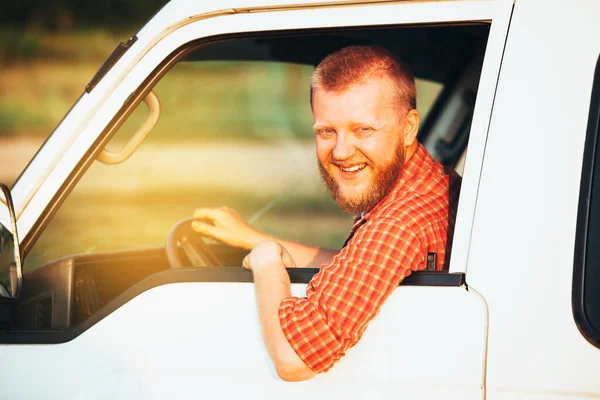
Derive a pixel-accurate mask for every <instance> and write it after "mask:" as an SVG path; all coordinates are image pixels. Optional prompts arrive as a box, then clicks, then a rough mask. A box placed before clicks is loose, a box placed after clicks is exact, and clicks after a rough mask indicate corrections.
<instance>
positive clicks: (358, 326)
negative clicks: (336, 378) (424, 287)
mask: <svg viewBox="0 0 600 400" xmlns="http://www.w3.org/2000/svg"><path fill="white" fill-rule="evenodd" d="M421 236H422V235H420V234H419V233H418V232H417V231H414V230H413V229H411V228H410V227H406V226H404V225H402V224H400V223H399V222H398V221H397V220H394V219H391V218H390V219H388V218H383V219H378V220H376V221H374V222H367V223H366V224H365V225H364V226H362V227H361V228H360V229H359V230H358V231H357V232H356V234H355V235H354V237H353V238H352V239H351V240H350V242H349V243H348V245H347V246H346V247H345V248H344V249H342V250H341V251H340V252H339V253H338V254H337V255H336V256H335V257H334V258H333V259H332V260H331V261H330V262H329V263H327V264H323V265H322V266H321V269H320V271H319V273H318V274H316V275H315V276H314V277H313V279H312V280H311V282H310V283H309V284H308V286H307V291H306V294H307V297H305V298H297V297H288V298H286V299H284V300H283V301H282V302H281V304H280V306H279V320H280V322H281V328H282V330H283V332H284V334H285V336H286V338H287V340H288V342H289V343H290V345H291V346H292V348H293V349H294V350H295V351H296V353H297V354H298V356H300V358H301V359H302V360H303V361H304V363H305V364H306V365H307V366H308V367H309V368H311V369H312V370H313V371H314V372H316V373H320V372H325V371H328V370H329V369H330V368H331V367H332V366H333V365H334V364H335V362H336V361H338V360H339V359H340V358H341V357H343V356H344V354H345V353H346V351H347V350H348V349H349V348H351V347H352V346H354V344H356V343H357V342H358V340H359V339H360V338H361V337H362V334H363V332H364V331H365V329H366V327H367V325H368V323H369V322H370V321H371V320H372V319H373V318H374V317H375V316H376V315H377V313H378V312H379V309H380V308H381V305H382V304H383V302H384V301H385V300H386V299H387V298H388V296H389V295H390V294H391V293H392V292H393V291H394V289H395V288H396V287H397V286H398V284H399V283H400V281H402V279H404V278H405V277H406V276H408V275H409V274H410V273H411V272H412V271H413V270H416V269H422V268H424V267H425V258H426V254H427V248H426V245H425V243H424V240H423V238H422V237H421Z"/></svg>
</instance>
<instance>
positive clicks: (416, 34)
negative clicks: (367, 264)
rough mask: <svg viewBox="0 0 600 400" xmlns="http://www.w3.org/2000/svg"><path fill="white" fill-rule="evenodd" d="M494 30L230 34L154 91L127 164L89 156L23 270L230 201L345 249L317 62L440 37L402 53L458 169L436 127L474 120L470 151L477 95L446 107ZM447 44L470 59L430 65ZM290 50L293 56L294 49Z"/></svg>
mask: <svg viewBox="0 0 600 400" xmlns="http://www.w3.org/2000/svg"><path fill="white" fill-rule="evenodd" d="M449 32H451V34H450V35H449ZM486 35H487V27H486V26H484V25H475V26H471V27H437V28H433V27H428V28H418V29H417V28H413V29H403V30H395V31H390V30H381V31H371V32H370V31H366V32H363V33H362V36H361V33H360V32H352V33H350V34H349V35H348V36H346V35H343V34H336V35H333V36H331V37H330V38H328V42H329V43H330V47H331V46H333V47H331V48H329V47H328V48H326V49H323V48H317V49H316V50H314V43H317V42H321V41H322V40H324V38H322V37H318V36H307V37H302V38H295V37H292V38H289V39H287V40H286V39H283V38H276V39H271V40H269V39H258V40H237V41H235V40H234V41H229V42H222V43H216V44H210V45H206V46H202V47H199V48H197V49H194V50H191V51H190V52H189V53H187V54H186V55H185V57H183V58H182V59H181V60H180V61H179V62H178V63H177V64H176V65H174V66H173V67H172V68H171V69H170V70H169V71H168V73H167V74H166V75H165V76H164V77H162V79H161V80H160V81H159V82H158V84H157V85H156V86H155V87H154V88H153V91H154V93H155V94H156V95H157V97H158V99H159V102H160V117H159V121H158V124H157V125H156V127H155V128H154V129H153V131H152V132H151V133H150V135H149V137H148V138H147V139H146V140H145V141H144V143H143V144H142V145H141V146H140V147H139V148H138V149H137V151H136V152H135V153H134V154H133V155H132V157H131V158H130V159H128V160H126V161H125V162H123V163H122V164H118V165H104V164H102V163H101V162H99V161H95V162H94V163H93V164H92V166H91V167H90V168H89V170H88V171H87V172H86V174H85V175H84V177H83V178H82V179H81V180H80V181H79V183H78V185H77V186H76V187H75V189H74V190H73V191H72V193H71V194H70V195H69V197H68V198H67V200H66V201H65V202H64V203H63V205H62V206H61V208H60V209H59V210H58V212H57V213H56V215H55V216H54V218H53V219H52V221H51V222H50V223H49V224H48V226H47V227H46V230H45V232H44V234H43V235H42V236H41V237H40V238H39V240H38V242H37V244H36V245H35V246H34V247H33V249H32V251H31V252H30V253H29V255H28V258H27V263H26V266H27V268H35V267H36V266H40V265H44V264H47V263H49V262H51V261H53V260H57V259H60V258H63V257H65V256H69V255H73V254H88V253H97V252H107V251H120V250H132V249H143V248H152V247H162V246H164V242H165V237H166V234H167V232H168V231H169V229H170V227H171V226H172V225H173V224H175V223H176V222H177V221H178V220H181V219H184V218H189V217H190V216H191V215H192V213H193V210H194V209H195V208H198V207H219V206H228V207H232V208H234V209H236V210H238V211H239V212H240V213H241V214H242V215H243V216H244V217H245V218H246V219H247V220H248V221H249V222H251V223H252V224H253V225H254V226H256V227H257V228H258V229H260V230H263V231H266V232H268V233H270V234H272V235H275V236H277V237H283V238H286V239H289V240H295V241H300V242H304V243H308V244H312V245H317V246H321V247H327V248H334V249H335V248H340V247H341V245H342V244H343V242H344V240H345V238H346V237H347V233H348V229H349V228H350V226H351V224H352V217H351V216H349V215H347V214H344V213H343V212H342V211H340V210H339V208H338V207H337V205H336V204H335V203H334V202H333V200H332V199H331V197H330V195H329V194H328V193H327V191H326V190H325V187H324V185H323V184H322V182H321V179H320V176H319V172H318V168H317V164H316V156H315V151H314V133H313V132H312V114H311V111H310V104H309V83H310V75H311V73H312V70H313V68H314V66H313V64H315V63H317V62H318V61H319V60H320V58H321V57H323V56H324V55H326V54H327V53H328V52H330V51H332V50H333V49H335V48H339V47H341V46H344V45H346V44H352V43H361V42H365V41H367V40H382V39H383V38H385V39H386V40H387V41H390V42H391V39H393V38H394V37H396V39H398V40H399V41H400V42H401V39H403V38H406V37H408V36H410V37H411V38H412V40H413V42H414V41H415V40H418V41H420V42H423V43H424V44H426V43H427V42H428V41H429V42H431V43H433V46H431V45H430V46H429V48H427V47H425V48H423V49H419V51H418V52H417V51H415V50H413V49H404V48H400V49H394V50H397V51H398V50H404V52H405V54H401V56H403V57H404V58H405V59H406V60H407V62H408V63H410V64H412V67H413V69H414V70H415V71H414V72H415V75H416V77H417V99H418V101H417V103H418V109H419V111H420V113H421V116H422V121H425V122H424V123H423V125H422V131H421V133H420V135H421V140H422V141H423V142H424V143H425V144H426V145H427V147H428V149H429V151H430V152H431V153H432V154H433V155H434V156H436V157H437V158H438V159H439V160H440V161H442V162H445V163H446V164H449V166H451V167H455V166H456V164H457V161H458V158H456V157H455V158H452V159H445V158H444V154H443V153H440V151H439V149H440V148H441V145H444V144H446V147H447V146H448V145H447V143H451V141H452V140H455V141H457V140H458V139H456V138H454V137H450V138H447V137H446V135H447V133H448V132H447V131H448V129H445V130H441V131H442V133H441V134H440V133H439V132H440V127H439V125H440V122H439V121H440V120H441V122H442V123H445V124H446V125H447V124H448V123H451V124H454V125H457V124H458V125H460V124H462V125H464V126H463V127H462V129H463V130H464V129H465V127H466V131H465V132H462V133H461V132H459V131H458V129H454V131H453V132H455V133H454V136H460V135H463V136H462V137H461V138H460V139H461V140H462V141H461V143H460V145H461V147H460V149H459V151H458V155H459V156H460V155H462V153H463V152H464V150H465V146H466V138H467V137H468V124H469V122H470V117H471V116H472V106H473V104H472V103H473V102H474V100H473V101H472V102H471V104H470V106H471V108H470V109H460V108H458V110H459V111H457V106H456V105H453V107H454V108H453V110H450V111H451V112H453V113H454V114H455V115H448V110H447V109H446V103H449V102H450V100H452V99H453V93H454V92H455V91H456V86H458V85H461V84H463V83H462V81H461V78H463V76H464V75H465V74H468V73H470V75H469V77H470V80H471V81H474V82H475V83H474V84H473V83H472V82H471V88H468V89H469V90H470V92H471V95H472V96H475V93H476V84H477V79H478V77H479V70H480V68H481V63H482V54H483V48H484V45H485V39H486ZM415 38H416V39H415ZM443 43H446V45H447V46H452V47H453V48H454V49H455V52H453V53H456V50H457V49H460V52H461V53H462V54H464V55H463V57H464V58H463V59H458V56H456V55H454V54H453V53H452V54H453V56H452V57H454V59H453V60H452V61H453V62H454V64H450V65H449V66H446V67H445V68H442V67H439V68H432V67H431V65H430V63H431V62H439V61H441V59H442V58H446V59H448V57H449V54H450V53H451V52H450V50H449V49H448V48H447V47H443ZM384 44H386V43H384ZM387 44H388V46H389V43H387ZM450 44H451V45H450ZM292 46H293V48H295V49H296V50H297V54H296V55H295V56H292V57H290V54H291V53H289V52H287V51H286V49H288V48H290V47H292ZM400 47H402V46H400ZM311 49H313V50H311ZM440 49H443V52H442V53H440V52H441V50H440ZM409 50H410V51H409ZM304 53H306V54H304ZM294 57H296V58H299V59H294ZM472 70H474V72H472ZM463 79H464V78H463ZM464 98H466V95H464V94H462V97H461V99H464ZM463 103H464V104H467V105H469V102H463ZM461 104H462V103H461ZM459 106H460V104H459ZM429 115H432V116H434V117H435V119H436V120H437V121H438V123H437V124H436V123H433V122H432V121H431V120H430V119H429V118H428V116H429ZM146 117H147V111H146V108H145V107H144V106H143V103H141V104H140V105H139V106H138V107H137V109H136V110H135V111H134V112H133V113H132V115H130V116H129V118H128V119H127V121H126V122H125V124H123V126H121V127H120V129H119V131H118V132H117V134H116V135H115V136H114V137H113V139H112V140H111V142H110V143H109V145H108V146H107V149H108V150H112V151H118V149H120V148H121V147H123V145H124V144H125V143H126V142H127V140H128V139H129V137H130V136H131V135H132V132H134V131H135V130H136V129H137V128H138V127H139V125H141V124H142V123H143V121H144V119H145V118H146ZM455 119H458V120H459V121H458V122H456V121H455ZM434 122H435V121H434ZM436 129H437V131H436ZM432 138H433V139H432ZM459 141H460V140H459ZM65 236H68V237H69V238H70V239H69V240H63V238H64V237H65Z"/></svg>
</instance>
